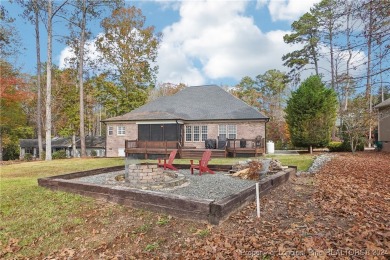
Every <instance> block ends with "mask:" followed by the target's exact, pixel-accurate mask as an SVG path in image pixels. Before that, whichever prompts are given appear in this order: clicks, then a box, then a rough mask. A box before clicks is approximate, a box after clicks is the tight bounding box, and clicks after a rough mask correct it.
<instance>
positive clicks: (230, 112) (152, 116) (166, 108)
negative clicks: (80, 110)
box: [104, 85, 268, 122]
mask: <svg viewBox="0 0 390 260" xmlns="http://www.w3.org/2000/svg"><path fill="white" fill-rule="evenodd" d="M172 119H178V120H188V121H192V120H194V121H195V120H196V121H198V120H237V119H239V120H243V119H247V120H255V119H268V117H266V116H264V115H263V114H261V113H260V112H259V111H257V110H256V109H255V108H253V107H250V106H249V105H248V104H246V103H245V102H243V101H242V100H240V99H238V98H236V97H234V96H233V95H231V94H230V93H228V92H226V91H225V90H223V89H222V88H220V87H218V86H213V85H210V86H194V87H187V88H185V89H183V90H182V91H180V92H178V93H176V94H175V95H172V96H166V97H160V98H158V99H156V100H154V101H152V102H150V103H147V104H145V105H143V106H141V107H139V108H137V109H135V110H133V111H131V112H129V113H127V114H125V115H122V116H117V117H112V118H108V119H106V120H104V121H106V122H109V121H135V120H172Z"/></svg>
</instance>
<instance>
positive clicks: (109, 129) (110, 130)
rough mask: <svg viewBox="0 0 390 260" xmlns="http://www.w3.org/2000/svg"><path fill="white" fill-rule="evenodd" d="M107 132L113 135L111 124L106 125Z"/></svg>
mask: <svg viewBox="0 0 390 260" xmlns="http://www.w3.org/2000/svg"><path fill="white" fill-rule="evenodd" d="M107 134H108V135H114V127H113V126H112V125H109V126H108V127H107Z"/></svg>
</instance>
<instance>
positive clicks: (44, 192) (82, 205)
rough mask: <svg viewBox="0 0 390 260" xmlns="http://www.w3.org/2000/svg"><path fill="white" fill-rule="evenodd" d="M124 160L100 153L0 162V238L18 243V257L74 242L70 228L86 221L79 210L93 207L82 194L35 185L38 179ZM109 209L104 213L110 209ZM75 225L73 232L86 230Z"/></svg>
mask: <svg viewBox="0 0 390 260" xmlns="http://www.w3.org/2000/svg"><path fill="white" fill-rule="evenodd" d="M123 164H124V161H123V159H120V158H113V159H111V158H108V159H106V158H104V159H102V158H99V159H64V160H55V161H35V162H26V163H20V164H12V165H2V166H0V179H1V182H0V194H1V203H0V243H1V244H2V245H8V244H10V243H11V241H13V242H12V243H13V247H14V248H20V249H18V250H17V251H18V255H20V256H21V257H23V256H35V257H37V256H38V255H39V254H40V253H43V254H46V253H48V252H50V251H55V250H57V249H59V248H62V247H63V244H64V243H66V244H68V245H74V246H76V245H77V242H75V241H73V239H74V237H73V236H72V234H68V233H69V230H74V229H77V228H78V227H80V226H82V225H85V221H84V219H83V218H82V214H83V213H85V212H88V211H90V210H92V209H93V208H96V207H98V206H97V205H96V203H95V201H94V200H93V199H90V198H87V197H83V196H80V195H76V194H72V193H67V192H53V191H51V190H49V189H46V188H42V187H39V186H38V183H37V179H38V178H41V177H47V176H53V175H59V174H64V173H70V172H75V171H83V170H90V169H96V168H103V167H109V166H117V165H123ZM110 210H111V211H112V209H110ZM111 211H108V212H107V213H105V215H111V214H113V212H111ZM80 230H81V231H80V232H81V234H80V233H79V234H78V236H80V235H83V234H84V233H85V232H87V231H86V230H85V231H83V229H82V228H81V229H80ZM83 232H84V233H83ZM85 236H87V234H85ZM15 241H17V242H15ZM15 243H16V244H15ZM11 253H12V252H9V253H5V252H2V251H1V250H0V258H2V257H14V256H12V254H11Z"/></svg>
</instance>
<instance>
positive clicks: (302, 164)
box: [141, 154, 314, 171]
mask: <svg viewBox="0 0 390 260" xmlns="http://www.w3.org/2000/svg"><path fill="white" fill-rule="evenodd" d="M258 158H260V159H262V158H273V159H277V160H279V161H281V162H282V164H283V165H289V166H297V167H298V171H306V170H307V169H309V167H310V166H311V164H312V163H313V160H314V156H313V155H310V154H304V155H266V156H262V157H251V158H250V159H258ZM247 159H248V158H238V157H236V158H214V159H212V160H211V161H210V164H219V165H233V164H235V163H237V162H239V161H243V160H247ZM156 161H157V160H141V162H149V163H155V162H156ZM195 161H196V162H198V160H195ZM189 163H190V159H175V161H174V164H189Z"/></svg>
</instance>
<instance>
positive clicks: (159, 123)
mask: <svg viewBox="0 0 390 260" xmlns="http://www.w3.org/2000/svg"><path fill="white" fill-rule="evenodd" d="M176 123H177V124H181V125H183V124H184V122H183V120H177V121H176V120H168V121H137V122H135V124H137V125H161V124H162V125H163V124H176Z"/></svg>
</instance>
